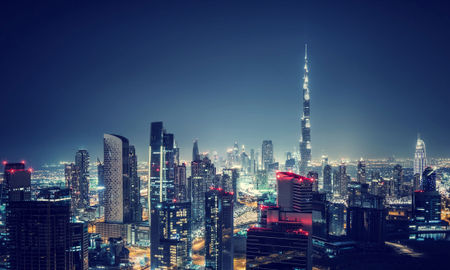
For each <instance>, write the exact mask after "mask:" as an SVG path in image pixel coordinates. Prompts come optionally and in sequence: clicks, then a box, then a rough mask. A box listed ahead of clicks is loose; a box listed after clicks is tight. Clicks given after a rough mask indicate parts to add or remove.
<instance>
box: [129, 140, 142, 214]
mask: <svg viewBox="0 0 450 270" xmlns="http://www.w3.org/2000/svg"><path fill="white" fill-rule="evenodd" d="M128 162H129V166H128V168H129V179H130V182H129V191H128V193H129V197H130V199H129V201H130V221H131V222H139V221H142V205H141V179H140V177H139V176H138V173H137V169H138V161H137V156H136V150H135V148H134V146H133V145H130V147H129V152H128Z"/></svg>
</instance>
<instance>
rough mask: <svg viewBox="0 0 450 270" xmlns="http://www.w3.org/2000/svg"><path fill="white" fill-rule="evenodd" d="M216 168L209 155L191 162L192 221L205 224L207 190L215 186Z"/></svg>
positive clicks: (201, 224)
mask: <svg viewBox="0 0 450 270" xmlns="http://www.w3.org/2000/svg"><path fill="white" fill-rule="evenodd" d="M215 175H216V168H215V167H214V164H213V163H212V162H211V160H210V159H209V158H208V157H204V158H203V160H199V161H192V162H191V177H190V179H189V194H190V200H191V202H192V223H193V224H195V225H200V226H203V224H204V218H205V192H206V191H207V189H208V188H209V187H211V186H213V179H214V176H215Z"/></svg>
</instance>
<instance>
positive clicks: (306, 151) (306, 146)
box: [300, 44, 311, 174]
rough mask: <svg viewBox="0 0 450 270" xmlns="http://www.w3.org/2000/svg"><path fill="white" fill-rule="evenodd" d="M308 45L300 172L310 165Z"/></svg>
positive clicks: (304, 171) (304, 77)
mask: <svg viewBox="0 0 450 270" xmlns="http://www.w3.org/2000/svg"><path fill="white" fill-rule="evenodd" d="M308 75H309V70H308V45H307V44H305V67H304V75H303V115H302V117H301V127H302V130H301V137H300V173H301V174H306V173H307V169H308V167H309V166H311V122H310V117H311V114H310V94H309V83H308Z"/></svg>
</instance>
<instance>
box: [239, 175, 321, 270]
mask: <svg viewBox="0 0 450 270" xmlns="http://www.w3.org/2000/svg"><path fill="white" fill-rule="evenodd" d="M312 184H313V181H312V179H309V178H306V177H303V176H300V175H297V174H294V173H291V172H278V173H277V186H278V188H277V189H278V190H277V191H278V196H277V206H265V205H261V206H260V211H261V219H260V227H251V228H249V229H248V230H247V249H246V269H252V270H266V269H267V270H268V269H286V270H296V269H304V270H306V269H308V270H309V269H311V266H312V260H311V252H312V248H311V241H312V240H311V232H312V222H313V221H312V208H311V206H312V205H311V200H312V196H311V195H312Z"/></svg>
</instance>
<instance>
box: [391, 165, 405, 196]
mask: <svg viewBox="0 0 450 270" xmlns="http://www.w3.org/2000/svg"><path fill="white" fill-rule="evenodd" d="M392 181H393V182H394V193H395V196H396V197H401V196H402V192H401V191H402V184H403V168H402V166H401V165H400V164H397V165H395V166H394V168H393V170H392Z"/></svg>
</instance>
